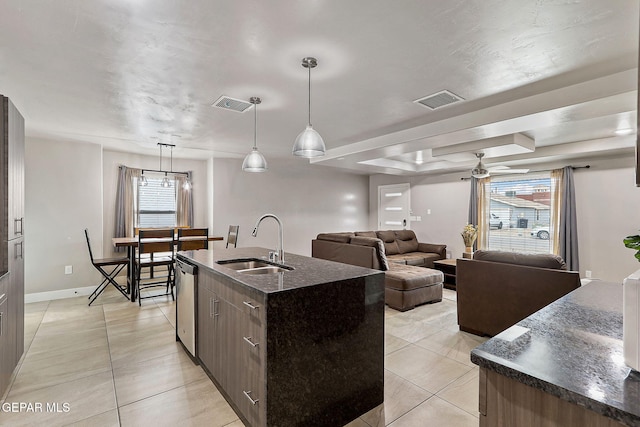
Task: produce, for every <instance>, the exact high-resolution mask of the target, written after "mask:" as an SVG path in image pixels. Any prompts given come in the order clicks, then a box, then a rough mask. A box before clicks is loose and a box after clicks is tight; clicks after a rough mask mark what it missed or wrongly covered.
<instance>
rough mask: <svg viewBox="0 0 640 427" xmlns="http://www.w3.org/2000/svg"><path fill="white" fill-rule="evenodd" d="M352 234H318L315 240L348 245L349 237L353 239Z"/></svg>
mask: <svg viewBox="0 0 640 427" xmlns="http://www.w3.org/2000/svg"><path fill="white" fill-rule="evenodd" d="M353 236H354V234H353V233H348V232H346V233H320V234H318V237H316V239H318V240H329V241H330V242H338V243H349V240H351V237H353Z"/></svg>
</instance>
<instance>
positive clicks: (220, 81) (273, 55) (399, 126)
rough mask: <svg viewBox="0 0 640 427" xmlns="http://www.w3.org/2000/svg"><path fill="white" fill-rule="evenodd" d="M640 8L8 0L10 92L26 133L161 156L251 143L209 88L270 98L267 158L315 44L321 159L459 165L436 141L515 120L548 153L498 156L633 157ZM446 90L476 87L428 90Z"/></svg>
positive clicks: (246, 120) (5, 44) (1, 19)
mask: <svg viewBox="0 0 640 427" xmlns="http://www.w3.org/2000/svg"><path fill="white" fill-rule="evenodd" d="M638 22H639V1H638V0H617V1H615V2H612V1H610V0H583V1H577V0H538V1H522V0H491V1H489V0H457V1H454V0H448V1H441V0H416V1H403V2H393V1H382V0H377V1H371V0H349V1H342V2H338V1H323V0H305V1H290V0H289V1H284V0H269V1H257V0H254V1H248V0H234V1H227V0H197V1H196V0H191V1H188V2H185V1H175V0H164V1H152V0H93V1H81V0H56V1H44V0H40V1H36V0H31V1H25V0H3V1H2V7H1V13H0V93H2V94H4V95H6V96H9V97H10V98H11V99H12V100H13V102H14V103H15V104H16V105H17V107H18V108H19V109H20V111H21V112H22V114H23V115H24V116H25V119H26V126H27V136H30V137H40V138H47V139H54V140H55V139H63V140H73V141H87V142H94V143H100V144H103V145H104V146H105V147H107V148H110V149H114V150H121V151H131V152H138V153H147V154H150V155H157V153H158V147H157V143H158V142H162V143H169V144H175V145H176V149H175V151H174V156H175V157H189V158H207V157H210V156H211V155H214V156H220V157H238V158H242V157H244V155H245V154H246V153H248V152H249V151H250V150H251V146H252V144H253V123H254V117H253V110H252V109H250V110H248V111H247V112H245V113H236V112H232V111H225V110H221V109H219V108H213V107H211V106H210V104H211V103H213V102H214V101H215V100H217V99H218V98H219V97H220V96H221V95H226V96H229V97H232V98H238V99H244V100H248V99H249V98H250V97H252V96H258V97H261V98H262V103H261V104H260V105H259V107H258V148H259V149H260V150H261V151H262V152H263V154H264V155H265V157H266V158H267V159H270V158H278V157H285V156H290V155H291V147H292V145H293V141H294V140H295V137H296V135H297V134H298V133H299V132H300V131H302V130H303V129H304V128H305V125H306V121H307V76H308V74H307V70H306V69H304V68H303V67H302V66H301V59H302V58H303V57H305V56H314V57H316V58H317V59H318V67H317V68H315V69H313V71H312V73H311V80H312V122H313V125H314V128H315V129H316V130H317V131H318V132H320V134H321V135H322V136H323V138H324V140H325V143H326V146H327V155H326V156H325V157H323V158H319V159H314V160H312V161H311V163H313V164H323V165H329V166H336V167H342V168H348V169H351V170H353V171H357V172H360V173H392V174H416V173H442V172H450V171H462V170H466V169H470V168H471V167H472V166H473V165H474V163H475V161H474V160H463V161H461V162H460V161H458V162H450V161H449V162H447V161H444V162H443V161H442V160H441V159H438V158H434V159H435V160H434V161H433V162H431V161H429V160H426V159H431V149H432V148H435V147H442V146H447V145H451V144H460V143H465V144H469V143H472V141H477V140H481V139H486V138H498V137H505V136H509V135H512V134H516V133H520V134H523V135H525V136H526V137H528V138H531V139H533V140H534V141H535V151H534V152H533V153H528V154H516V155H507V156H494V157H492V158H491V157H489V155H487V158H486V163H487V165H488V166H491V165H507V166H517V167H523V166H524V167H527V166H530V165H534V164H536V163H540V162H542V161H546V160H549V159H557V160H567V161H571V160H575V159H580V160H583V159H588V158H589V157H591V156H628V155H631V153H633V147H634V146H635V127H636V126H635V123H636V88H637V80H638V70H637V62H638ZM445 89H446V90H449V91H451V92H453V93H455V94H456V95H459V96H460V97H462V98H464V99H465V101H461V102H459V103H456V104H452V105H450V106H447V107H444V108H442V109H439V110H436V111H431V110H429V109H427V108H426V107H423V106H421V105H419V104H416V103H414V102H413V101H414V100H416V99H418V98H422V97H424V96H426V95H430V94H432V93H436V92H439V91H441V90H445ZM619 128H633V130H634V133H633V134H632V135H626V136H617V135H616V134H615V133H614V132H615V130H616V129H619ZM472 147H473V145H471V146H470V149H471V148H472ZM417 152H421V153H422V154H421V155H422V157H423V160H422V163H416V161H415V160H416V156H417V154H416V153H417ZM300 161H305V160H300ZM361 162H366V163H361Z"/></svg>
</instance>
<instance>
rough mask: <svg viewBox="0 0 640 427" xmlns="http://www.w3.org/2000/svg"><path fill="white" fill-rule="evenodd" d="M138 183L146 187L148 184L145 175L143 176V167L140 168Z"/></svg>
mask: <svg viewBox="0 0 640 427" xmlns="http://www.w3.org/2000/svg"><path fill="white" fill-rule="evenodd" d="M140 185H142V186H143V187H146V186H147V185H149V181H147V177H146V176H144V169H143V170H142V175H141V176H140Z"/></svg>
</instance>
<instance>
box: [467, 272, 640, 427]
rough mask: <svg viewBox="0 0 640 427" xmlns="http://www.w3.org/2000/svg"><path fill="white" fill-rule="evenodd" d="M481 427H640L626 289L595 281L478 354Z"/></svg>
mask: <svg viewBox="0 0 640 427" xmlns="http://www.w3.org/2000/svg"><path fill="white" fill-rule="evenodd" d="M471 361H472V362H473V363H475V364H477V365H479V366H480V426H481V427H485V426H519V427H528V426H558V427H560V426H562V427H567V426H580V427H582V426H591V427H596V426H608V427H613V426H638V425H640V379H639V378H638V377H637V376H636V374H637V373H631V374H630V368H628V367H627V366H626V365H625V364H624V359H623V355H622V285H621V284H618V283H608V282H602V281H598V280H594V281H592V282H591V283H589V284H586V285H585V286H582V287H581V288H579V289H576V290H575V291H573V292H571V293H570V294H568V295H566V296H564V297H563V298H560V299H559V300H557V301H555V302H553V303H552V304H550V305H548V306H547V307H545V308H543V309H542V310H540V311H538V312H536V313H534V314H532V315H531V316H529V317H527V318H526V319H524V320H522V321H521V322H519V323H517V324H516V325H514V326H512V327H511V328H509V329H507V330H505V331H503V332H501V333H500V334H498V335H496V336H495V337H494V338H492V339H490V340H489V341H487V342H485V343H484V344H482V345H480V346H479V347H477V348H475V349H474V350H472V352H471Z"/></svg>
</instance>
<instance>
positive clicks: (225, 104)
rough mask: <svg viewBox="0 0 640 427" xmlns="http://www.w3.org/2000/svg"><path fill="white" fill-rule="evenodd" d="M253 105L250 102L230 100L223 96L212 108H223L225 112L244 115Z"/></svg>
mask: <svg viewBox="0 0 640 427" xmlns="http://www.w3.org/2000/svg"><path fill="white" fill-rule="evenodd" d="M252 105H253V104H251V103H250V102H249V101H243V100H241V99H235V98H230V97H228V96H224V95H222V96H221V97H220V98H218V99H217V100H216V101H215V102H214V103H213V104H211V106H212V107H217V108H222V109H223V110H230V111H236V112H238V113H244V112H245V111H247V109H249V108H250V107H251V106H252Z"/></svg>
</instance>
